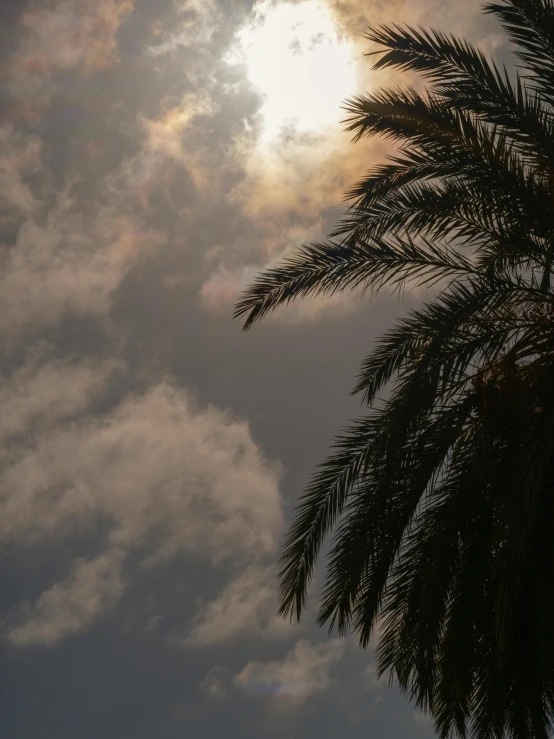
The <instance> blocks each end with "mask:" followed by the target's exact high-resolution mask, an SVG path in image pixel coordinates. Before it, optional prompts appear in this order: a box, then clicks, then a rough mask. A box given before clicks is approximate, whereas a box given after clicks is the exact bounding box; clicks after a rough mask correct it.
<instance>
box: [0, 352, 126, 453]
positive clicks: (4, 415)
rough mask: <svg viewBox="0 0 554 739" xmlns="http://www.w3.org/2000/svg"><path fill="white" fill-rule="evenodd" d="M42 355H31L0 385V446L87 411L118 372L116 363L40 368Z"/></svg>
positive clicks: (44, 365) (56, 363)
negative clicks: (22, 435) (13, 438)
mask: <svg viewBox="0 0 554 739" xmlns="http://www.w3.org/2000/svg"><path fill="white" fill-rule="evenodd" d="M45 351H47V348H45ZM43 353H44V352H41V351H36V352H34V353H33V355H32V356H31V357H30V360H29V361H28V362H27V363H26V364H24V365H23V366H22V367H20V368H19V369H17V370H16V371H15V372H14V373H13V374H12V375H11V376H9V377H6V378H3V381H2V382H1V383H0V409H1V414H0V442H2V443H5V442H6V441H7V440H8V439H10V438H12V437H14V436H16V437H17V436H18V435H21V434H24V433H28V432H29V431H30V430H32V432H33V435H35V434H38V433H40V431H41V430H42V429H49V428H52V425H53V424H54V423H56V422H59V421H62V420H64V419H68V418H71V417H73V416H75V415H77V414H79V413H80V412H82V411H84V410H86V409H87V408H88V407H89V406H90V405H91V404H92V403H93V402H94V400H95V399H98V398H99V397H101V396H102V395H103V394H104V393H105V391H106V386H107V383H108V381H109V380H110V378H111V377H112V376H113V375H114V373H115V372H116V371H117V370H119V369H121V364H120V363H119V362H118V361H117V360H115V359H109V360H93V359H83V360H79V361H72V362H71V361H69V360H67V359H65V360H59V359H58V360H50V361H48V360H47V361H46V362H45V363H42V364H41V362H42V361H43V359H44V358H43V356H42V355H43Z"/></svg>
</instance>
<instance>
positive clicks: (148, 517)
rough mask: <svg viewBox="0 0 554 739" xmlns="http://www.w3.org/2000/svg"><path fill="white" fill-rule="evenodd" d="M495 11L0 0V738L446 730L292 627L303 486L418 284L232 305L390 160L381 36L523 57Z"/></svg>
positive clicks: (306, 630) (416, 736)
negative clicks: (262, 314)
mask: <svg viewBox="0 0 554 739" xmlns="http://www.w3.org/2000/svg"><path fill="white" fill-rule="evenodd" d="M479 8H480V2H477V1H476V0H465V1H464V2H459V1H458V0H434V1H433V2H431V1H428V0H412V1H409V0H404V1H402V0H399V1H396V0H392V1H391V0H375V1H373V0H351V1H350V0H347V1H344V2H342V1H341V0H336V1H334V0H304V1H300V2H297V3H291V2H277V1H275V2H257V3H256V2H248V1H247V0H220V1H219V2H217V0H179V1H178V0H51V1H50V2H24V1H23V0H2V2H0V24H1V35H0V70H1V75H0V82H1V84H2V89H1V93H0V234H1V243H2V250H1V257H2V264H1V266H0V334H1V337H0V346H1V349H0V351H1V353H2V354H1V366H0V370H1V377H0V442H1V444H0V506H1V513H0V581H1V582H0V651H1V655H0V736H1V737H2V739H127V738H129V739H131V738H132V739H176V738H177V737H179V738H181V737H183V736H187V737H202V738H205V739H210V738H211V737H214V738H215V737H217V738H218V739H220V737H229V739H235V738H236V739H260V738H264V737H275V738H280V737H283V738H286V739H295V738H296V737H302V738H303V739H316V738H317V739H331V738H332V739H336V737H337V736H340V737H341V739H354V737H355V738H356V739H359V737H363V736H367V737H376V738H377V737H379V739H404V738H405V737H410V739H430V737H432V736H433V732H432V726H431V724H430V723H429V722H428V721H427V719H426V718H425V717H423V716H421V715H420V714H418V713H417V712H416V711H415V710H414V707H413V706H412V705H410V704H409V703H408V701H407V700H406V699H405V698H404V697H402V696H401V695H400V694H399V693H398V691H396V689H394V688H389V687H387V686H386V685H383V684H381V683H379V682H378V681H377V680H376V678H375V675H374V672H373V665H372V654H371V650H368V651H366V652H360V651H359V650H358V649H357V647H356V644H355V642H354V640H352V639H342V640H339V639H336V638H335V637H333V636H332V637H330V638H329V637H328V635H327V633H326V631H323V630H319V629H317V628H316V626H315V623H314V609H312V610H311V611H310V612H309V613H307V615H306V618H305V620H304V621H303V623H302V624H300V625H291V624H289V623H286V622H282V621H280V620H279V619H277V618H276V616H275V613H276V580H275V564H276V560H277V557H278V553H279V548H280V545H281V541H282V536H283V533H284V531H285V529H286V526H287V522H288V521H289V520H290V516H291V512H292V509H293V507H294V502H295V500H296V498H297V496H298V495H299V494H300V492H301V491H302V487H303V485H304V484H305V482H306V481H307V480H308V479H309V476H310V473H311V472H312V470H313V468H314V466H315V464H316V463H317V462H318V461H319V460H321V459H322V458H323V457H324V456H325V455H326V452H327V450H328V447H329V444H330V442H331V441H332V438H333V436H334V434H335V432H337V431H338V430H339V429H340V428H341V427H344V426H345V425H346V424H347V423H348V421H349V420H350V419H351V418H353V417H355V416H357V415H358V414H360V413H363V409H360V408H359V405H358V401H357V399H355V398H351V397H349V391H350V389H351V387H352V386H353V384H354V381H355V377H356V373H357V370H358V366H359V363H360V361H361V360H362V358H363V357H364V355H365V354H366V353H367V352H368V351H369V350H370V349H371V345H372V340H373V338H374V337H375V335H376V334H377V333H379V332H380V331H382V330H383V329H384V328H385V327H386V326H387V325H389V324H390V322H391V320H392V319H393V318H394V316H396V315H400V314H401V313H402V312H403V311H405V310H406V309H407V308H409V307H410V305H412V306H413V305H415V301H417V300H420V299H421V295H418V296H411V297H407V298H405V299H404V300H403V301H402V302H399V301H398V299H396V298H391V297H386V296H380V297H379V298H378V299H374V300H370V299H364V300H360V299H359V298H358V297H348V296H347V297H345V298H344V299H342V300H338V301H337V300H333V301H322V300H319V301H311V302H310V301H306V302H303V303H302V304H298V305H295V306H291V307H290V308H287V309H286V310H282V311H280V312H279V313H277V314H275V315H274V316H273V317H271V318H270V319H269V320H266V321H265V322H264V323H262V324H261V325H259V326H258V327H256V328H255V329H253V330H252V331H251V332H249V333H246V334H245V333H242V332H241V327H240V325H239V324H238V323H237V322H235V321H233V320H232V309H233V304H234V302H235V300H236V299H237V297H238V295H239V294H240V291H241V290H242V289H243V288H244V286H246V285H247V284H248V283H249V281H250V280H251V279H252V277H253V276H254V275H255V274H256V273H257V272H258V271H259V270H260V269H261V268H263V267H264V266H267V265H270V264H274V263H276V262H278V261H279V259H280V258H281V257H282V256H283V255H284V254H285V253H290V251H291V250H293V249H294V248H295V247H297V246H298V245H300V244H301V243H303V242H306V241H310V240H317V239H321V238H323V237H324V236H325V235H326V232H328V231H329V230H330V229H331V228H332V226H333V225H334V224H335V223H336V221H337V220H338V218H339V217H340V215H341V213H342V212H343V207H344V206H343V203H342V195H343V193H344V192H345V191H346V190H347V189H348V187H349V186H351V185H352V184H354V182H355V181H356V180H357V179H358V178H359V177H360V176H361V175H362V174H363V173H364V171H365V170H366V169H367V168H368V167H369V166H371V164H372V163H373V162H377V161H379V160H382V158H383V157H384V156H385V154H386V147H385V145H384V144H383V143H382V142H378V141H371V142H362V143H359V144H357V145H353V144H351V143H350V140H349V136H348V135H347V134H345V133H343V131H342V128H341V124H340V119H341V116H342V112H341V110H340V108H339V106H340V104H341V101H342V100H343V99H344V98H345V97H347V96H349V95H353V94H356V93H360V92H363V91H364V90H367V89H371V88H372V87H373V86H381V85H387V84H397V83H398V82H399V81H400V78H399V77H397V76H396V77H393V76H391V75H390V74H388V73H380V74H372V73H371V71H370V62H369V60H368V59H364V56H363V55H364V53H365V52H367V51H368V50H369V48H368V44H367V42H365V41H364V39H363V33H364V30H365V29H366V28H367V26H368V25H371V24H377V23H380V22H389V23H391V22H398V23H401V22H409V23H412V24H422V25H433V26H435V27H438V28H441V29H444V30H452V31H455V32H456V33H458V34H464V35H466V36H467V37H469V38H471V39H472V40H474V41H476V42H477V43H478V44H479V45H480V46H481V47H482V48H483V49H484V50H485V51H488V52H489V53H494V54H495V55H497V56H498V57H499V58H500V59H507V58H508V57H507V50H506V48H505V47H504V46H503V37H502V34H501V32H500V30H499V28H498V27H497V26H496V24H495V22H494V21H493V20H492V19H491V18H488V17H484V16H482V15H481V13H480V9H479ZM319 582H321V578H319ZM314 594H317V583H316V591H315V593H314Z"/></svg>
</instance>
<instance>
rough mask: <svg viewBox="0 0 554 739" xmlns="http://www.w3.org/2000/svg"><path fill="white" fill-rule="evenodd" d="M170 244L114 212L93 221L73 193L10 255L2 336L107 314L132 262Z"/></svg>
mask: <svg viewBox="0 0 554 739" xmlns="http://www.w3.org/2000/svg"><path fill="white" fill-rule="evenodd" d="M163 240H164V236H163V235H162V234H161V233H160V232H159V231H152V230H149V229H147V228H141V226H140V223H139V222H138V220H137V219H136V218H135V219H133V218H131V216H130V215H127V214H125V212H124V211H122V210H120V209H117V208H114V207H112V206H109V205H95V206H94V207H92V208H91V209H89V212H88V213H87V209H86V208H84V207H83V205H82V203H80V202H79V200H78V199H77V198H76V197H74V195H73V193H72V191H71V186H68V187H67V188H66V189H65V190H64V191H62V192H60V193H58V195H57V197H56V202H55V204H54V206H53V207H52V209H51V210H50V212H49V214H48V217H47V219H46V222H43V223H38V222H35V221H33V220H32V219H29V220H27V221H25V223H23V225H22V226H21V228H20V229H19V231H18V234H17V238H16V243H15V245H14V247H13V248H12V249H10V250H9V252H7V253H6V254H5V255H4V264H3V265H2V272H1V275H0V332H1V333H2V334H4V335H6V336H12V337H15V338H18V339H21V332H22V331H24V330H26V329H29V328H32V329H35V330H36V329H37V328H38V327H42V326H49V325H54V324H56V323H57V322H58V321H59V320H60V319H61V318H62V317H63V316H64V315H65V314H67V313H73V314H77V315H86V314H102V313H106V312H107V311H108V310H109V307H110V302H111V298H112V295H113V293H114V292H115V290H116V289H117V287H118V286H119V284H120V283H121V281H122V279H123V277H124V276H125V274H126V273H127V270H128V268H129V266H130V264H131V263H132V261H134V260H136V258H137V257H138V256H141V255H142V254H144V252H145V251H146V250H147V249H148V248H150V247H153V246H156V245H159V244H160V243H162V242H163Z"/></svg>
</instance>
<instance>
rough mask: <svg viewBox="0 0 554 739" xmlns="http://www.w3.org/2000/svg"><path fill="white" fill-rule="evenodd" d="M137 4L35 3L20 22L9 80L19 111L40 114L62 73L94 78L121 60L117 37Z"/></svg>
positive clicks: (116, 0) (124, 0) (119, 0)
mask: <svg viewBox="0 0 554 739" xmlns="http://www.w3.org/2000/svg"><path fill="white" fill-rule="evenodd" d="M132 10H133V2H132V0H53V1H51V2H49V3H37V2H35V3H32V4H31V5H30V7H29V8H27V9H26V10H25V11H24V12H23V13H22V15H21V17H20V19H19V26H18V35H17V42H18V43H17V46H16V49H15V51H14V53H13V55H12V58H11V64H10V65H9V67H8V69H7V75H6V81H7V86H8V90H9V91H10V93H11V95H12V97H13V98H14V99H15V100H16V101H19V110H20V112H23V111H25V110H26V112H27V113H28V114H33V113H40V112H41V111H42V110H43V108H44V105H46V104H48V102H49V99H50V96H51V94H52V92H53V89H54V88H53V85H52V78H53V76H54V75H55V74H56V73H60V72H67V71H72V70H74V71H77V72H79V73H80V74H85V75H88V74H92V73H94V72H102V71H106V70H109V69H111V68H112V67H113V66H114V65H116V64H117V63H118V61H119V53H118V49H117V33H118V31H119V28H120V26H121V24H122V23H123V22H124V21H125V19H126V18H127V17H128V16H129V14H130V13H131V11H132Z"/></svg>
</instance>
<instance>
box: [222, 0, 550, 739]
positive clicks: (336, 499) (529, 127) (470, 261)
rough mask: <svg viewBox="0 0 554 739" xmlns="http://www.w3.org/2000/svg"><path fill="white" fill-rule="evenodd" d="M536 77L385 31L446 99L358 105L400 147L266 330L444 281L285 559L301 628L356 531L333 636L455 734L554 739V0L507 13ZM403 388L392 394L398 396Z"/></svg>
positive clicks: (287, 588)
mask: <svg viewBox="0 0 554 739" xmlns="http://www.w3.org/2000/svg"><path fill="white" fill-rule="evenodd" d="M485 12H487V13H493V14H495V15H496V16H497V17H498V18H499V19H500V21H501V23H502V25H503V27H504V29H505V30H506V32H507V34H508V36H509V38H510V39H511V41H512V42H514V43H515V45H516V54H517V56H518V57H519V60H520V61H521V63H522V64H521V67H520V68H519V71H518V73H517V75H516V76H515V79H514V78H512V77H510V76H509V74H508V73H507V72H506V71H505V70H504V69H499V68H498V67H497V66H496V65H495V64H494V63H493V62H492V61H490V60H488V59H487V58H486V57H485V55H484V54H482V53H481V52H480V51H478V50H477V49H476V48H474V47H473V46H472V45H471V44H469V43H467V42H466V41H464V40H461V39H458V38H456V37H454V36H451V35H447V34H444V33H440V32H438V31H433V30H432V31H427V32H426V31H422V30H415V29H411V28H407V27H399V26H393V27H388V26H381V27H379V28H377V29H374V30H371V31H369V32H368V34H367V38H368V39H369V40H370V41H372V42H373V43H375V44H377V45H378V46H379V48H380V49H381V51H380V52H379V53H380V54H381V55H380V56H379V57H378V60H377V62H376V64H375V67H376V68H377V69H384V68H394V69H398V70H411V71H414V70H415V71H417V72H419V73H421V74H422V75H423V76H424V77H425V78H426V79H427V80H428V81H429V86H428V91H427V92H426V93H425V94H420V93H419V92H417V91H416V90H415V89H411V88H407V89H397V88H395V89H387V90H382V91H378V92H374V93H372V94H368V95H365V96H360V97H356V98H354V99H353V100H351V101H349V103H348V104H347V111H348V118H347V121H346V123H347V128H348V130H349V131H351V132H353V134H354V137H355V139H359V138H360V137H362V136H372V135H381V136H384V137H386V138H389V139H391V140H392V141H394V142H396V143H397V147H396V153H395V155H394V156H391V157H390V158H389V160H388V162H387V163H386V164H382V165H379V166H376V167H374V168H373V169H371V170H370V171H369V172H368V173H367V174H366V176H365V177H364V178H363V179H362V180H361V182H359V183H358V184H357V185H356V186H355V187H354V188H353V189H352V190H351V191H350V192H349V194H348V196H349V197H350V198H351V199H352V204H351V207H350V208H349V210H348V211H347V214H346V216H345V219H344V220H343V222H341V223H340V224H339V226H338V227H337V229H336V231H335V233H333V234H331V236H330V238H329V240H327V241H325V242H324V243H318V244H310V245H306V246H304V247H302V248H301V249H300V250H299V251H298V253H297V254H296V255H294V256H293V257H291V258H289V259H287V260H286V261H285V262H284V263H283V264H282V266H279V267H277V268H275V269H269V270H267V271H265V272H264V273H262V274H261V275H260V276H259V277H258V279H257V280H256V282H255V283H254V284H253V285H252V286H251V287H250V288H249V289H248V290H247V292H246V293H245V294H244V296H243V298H242V300H241V301H240V302H239V304H238V306H237V308H236V315H237V316H240V317H243V318H244V319H245V324H244V326H245V328H249V327H250V326H252V324H254V323H255V322H256V321H258V320H259V319H260V318H262V317H263V316H264V315H265V314H267V313H268V312H270V311H272V310H273V309H274V308H276V307H278V306H279V305H282V304H285V303H288V302H289V301H291V300H294V299H295V298H298V297H303V296H308V295H315V294H331V293H336V292H337V291H339V292H340V291H343V290H345V289H346V288H349V289H350V288H359V289H361V290H362V291H367V290H369V291H375V290H378V289H380V288H381V287H383V286H393V287H394V288H401V287H403V286H404V285H406V283H408V284H410V285H414V284H420V285H421V284H426V285H428V284H431V283H434V284H435V287H436V288H438V295H437V297H435V298H434V299H433V300H431V301H430V302H428V303H426V304H424V305H423V306H422V307H421V308H419V309H418V310H415V311H413V312H411V313H410V314H409V315H408V316H407V317H405V318H404V319H403V320H401V321H400V322H399V323H398V324H397V325H396V326H394V327H393V328H392V329H391V330H390V331H388V332H387V333H386V334H385V335H384V336H382V337H381V339H380V340H379V341H378V342H377V344H376V346H375V347H374V348H373V350H372V351H371V353H370V354H369V356H368V357H367V358H366V359H365V361H364V362H363V365H362V369H361V373H360V375H359V380H358V383H357V385H356V387H355V388H354V392H355V393H360V394H361V396H362V399H363V402H364V404H366V405H367V406H369V408H370V411H369V415H367V416H365V417H363V418H361V419H360V420H358V421H357V422H356V423H355V424H354V425H353V426H351V427H350V428H349V429H348V430H347V431H346V432H345V433H344V434H343V435H342V436H340V437H339V438H338V440H337V442H336V450H335V453H334V454H333V455H332V456H331V457H330V458H328V459H327V460H326V461H325V462H324V463H323V464H322V465H321V466H320V468H319V471H318V472H317V473H316V475H315V476H314V478H313V479H312V481H311V483H310V484H309V486H308V488H307V491H306V493H305V495H304V496H303V497H302V499H301V502H300V504H299V507H298V509H297V514H296V518H295V520H294V522H293V524H292V526H291V528H290V531H289V534H288V538H287V540H286V544H285V548H284V552H283V555H282V569H281V574H280V586H281V589H280V597H281V614H282V615H290V616H292V617H297V618H300V616H301V614H302V612H303V610H304V607H305V604H306V597H307V591H308V588H309V585H310V582H311V580H312V576H313V572H314V566H315V563H316V560H317V558H318V555H319V553H320V549H321V547H322V544H323V542H324V540H325V538H326V536H327V535H328V534H329V533H330V532H331V531H332V530H334V532H335V534H334V538H333V539H332V542H331V546H330V550H329V553H328V559H327V570H326V582H325V585H324V588H323V591H322V596H321V603H320V612H319V617H318V621H319V623H320V624H321V625H323V624H327V625H328V626H329V627H330V628H331V629H333V628H336V629H338V631H339V632H340V633H345V632H348V631H350V630H353V631H355V632H356V633H357V635H358V637H359V641H360V644H361V645H362V646H366V645H367V644H368V640H369V638H370V636H371V634H372V631H373V630H374V628H375V626H376V622H377V620H379V631H380V635H381V636H380V640H379V645H378V647H377V660H378V668H379V671H380V674H384V673H387V674H390V675H391V676H392V677H394V678H395V679H396V680H397V681H398V683H399V685H400V686H401V688H402V689H403V690H405V691H406V692H407V693H408V694H409V696H410V697H411V698H412V699H414V700H415V701H416V703H417V704H418V705H419V706H420V707H422V708H424V709H426V710H429V711H430V712H431V713H432V714H433V716H434V719H435V726H436V729H437V731H438V733H439V735H440V736H441V737H446V736H448V735H450V734H451V733H453V732H455V733H457V734H459V735H460V736H466V735H467V733H468V731H470V732H471V734H472V736H475V737H478V738H479V739H481V738H482V739H485V737H486V738H487V739H488V738H489V737H499V738H500V737H504V736H508V737H512V738H514V739H524V738H525V739H539V738H540V739H542V738H544V739H546V738H547V737H548V736H549V733H550V729H551V726H552V720H553V716H554V539H553V527H554V292H553V287H552V285H551V274H552V270H553V268H554V266H553V258H554V115H553V114H554V3H553V0H506V2H505V3H504V4H489V5H487V6H485ZM384 389H387V391H388V395H387V400H386V401H382V402H378V401H377V398H378V395H379V393H380V392H381V391H382V390H384Z"/></svg>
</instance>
